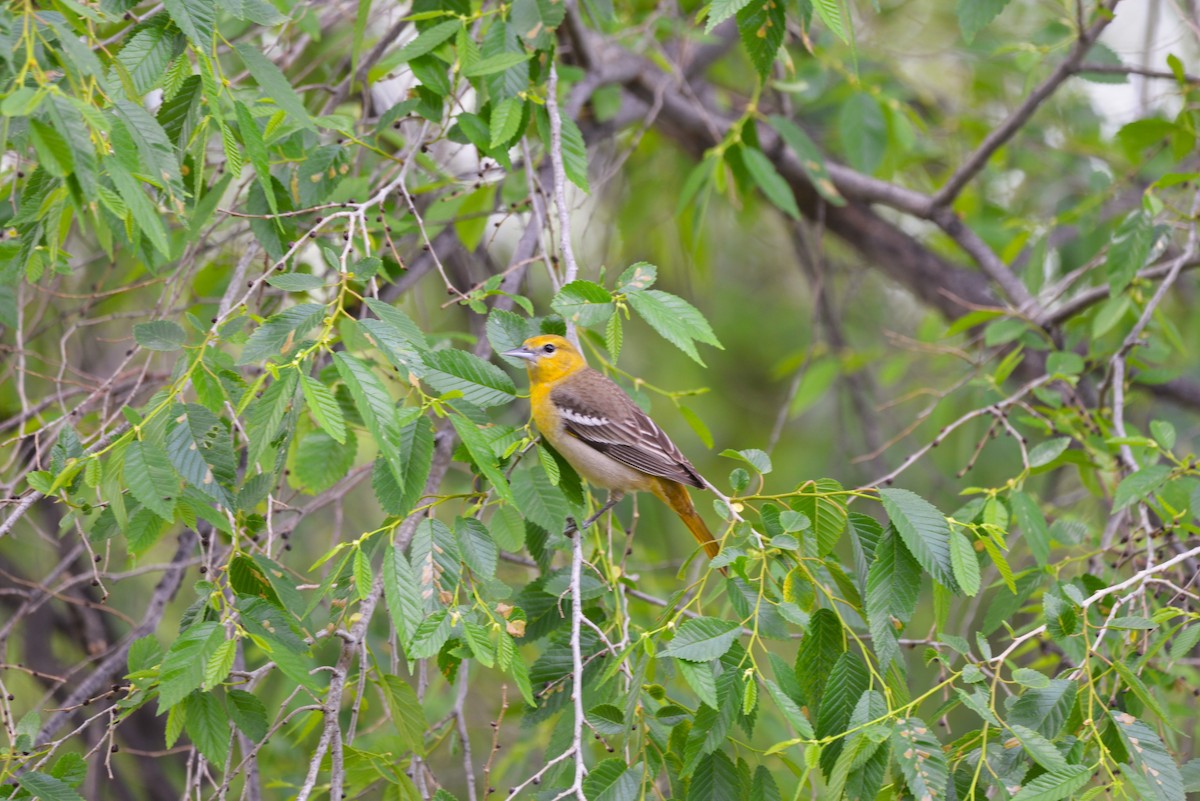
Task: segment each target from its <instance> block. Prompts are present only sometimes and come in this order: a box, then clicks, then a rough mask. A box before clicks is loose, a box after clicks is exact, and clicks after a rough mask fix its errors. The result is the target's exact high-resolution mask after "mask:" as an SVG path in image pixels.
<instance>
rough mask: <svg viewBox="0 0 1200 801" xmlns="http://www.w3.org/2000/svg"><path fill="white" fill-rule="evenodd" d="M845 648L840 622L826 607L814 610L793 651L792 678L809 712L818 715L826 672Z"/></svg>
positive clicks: (827, 673)
mask: <svg viewBox="0 0 1200 801" xmlns="http://www.w3.org/2000/svg"><path fill="white" fill-rule="evenodd" d="M845 650H846V646H845V643H844V641H843V635H842V624H841V622H839V621H838V618H837V615H835V614H834V613H833V612H832V611H830V610H829V609H818V610H817V611H816V612H815V613H813V616H812V619H811V620H810V621H809V624H808V632H807V633H806V634H805V635H804V639H802V640H801V641H800V647H799V648H798V649H797V650H796V680H797V681H798V682H799V684H800V689H801V691H802V692H803V693H804V699H803V700H804V703H805V705H806V706H807V707H808V709H809V713H810V714H819V712H820V708H821V696H822V694H823V693H824V692H825V683H826V682H827V681H828V680H829V674H830V671H832V670H833V666H834V664H836V663H837V661H838V659H839V658H840V657H841V655H842V653H843V652H844V651H845Z"/></svg>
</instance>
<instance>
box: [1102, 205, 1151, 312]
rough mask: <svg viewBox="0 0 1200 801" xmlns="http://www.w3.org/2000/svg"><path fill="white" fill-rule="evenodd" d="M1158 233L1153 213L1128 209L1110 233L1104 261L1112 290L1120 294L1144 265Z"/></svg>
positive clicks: (1113, 293)
mask: <svg viewBox="0 0 1200 801" xmlns="http://www.w3.org/2000/svg"><path fill="white" fill-rule="evenodd" d="M1158 237H1159V229H1158V228H1157V226H1156V225H1155V223H1154V217H1153V216H1151V215H1150V214H1149V213H1148V212H1146V211H1144V210H1141V209H1139V210H1137V211H1133V212H1130V214H1129V215H1128V216H1127V217H1126V218H1125V219H1124V220H1122V222H1121V224H1120V225H1119V226H1117V230H1116V231H1115V232H1114V233H1113V239H1112V245H1111V246H1110V247H1109V249H1108V254H1107V257H1106V259H1105V262H1104V269H1105V273H1106V274H1107V276H1108V285H1109V289H1110V290H1111V294H1112V295H1113V296H1116V295H1118V294H1120V293H1121V292H1122V291H1123V290H1124V289H1125V287H1127V286H1128V285H1129V282H1130V281H1132V280H1133V277H1134V275H1136V274H1137V271H1138V270H1140V269H1142V267H1144V266H1145V264H1146V262H1147V261H1148V260H1149V258H1150V254H1151V252H1152V251H1153V250H1154V243H1155V241H1156V240H1157V239H1158Z"/></svg>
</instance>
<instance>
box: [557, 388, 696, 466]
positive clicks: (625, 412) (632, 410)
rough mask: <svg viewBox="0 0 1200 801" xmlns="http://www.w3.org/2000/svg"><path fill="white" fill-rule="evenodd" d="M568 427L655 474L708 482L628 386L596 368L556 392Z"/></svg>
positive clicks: (594, 444) (593, 444)
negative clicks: (624, 386)
mask: <svg viewBox="0 0 1200 801" xmlns="http://www.w3.org/2000/svg"><path fill="white" fill-rule="evenodd" d="M550 400H551V402H553V403H554V405H555V406H556V407H558V410H559V412H560V414H561V415H562V420H563V426H564V428H566V430H567V432H568V433H569V434H571V435H572V436H574V437H575V438H577V439H579V440H581V441H582V442H584V443H586V444H588V445H590V446H591V447H593V448H595V449H596V450H598V451H600V452H601V453H603V454H605V455H607V456H610V457H612V458H613V459H616V460H617V461H618V462H621V463H623V464H627V465H629V466H630V467H632V468H634V469H635V470H640V471H642V472H643V473H648V474H650V475H652V476H660V477H662V478H669V479H671V480H672V481H678V482H680V483H681V484H687V485H690V486H693V487H701V488H703V487H704V486H705V483H704V479H702V478H701V477H700V474H699V473H697V472H696V468H694V467H692V464H691V462H689V461H688V460H687V457H686V456H684V455H683V454H682V453H681V452H680V451H679V448H677V447H676V446H675V443H674V442H671V438H670V437H668V436H667V435H666V432H664V431H663V430H662V429H661V428H659V427H658V424H657V423H655V422H654V421H653V420H651V419H650V418H649V416H647V414H646V413H645V412H643V411H642V410H641V409H640V408H638V405H637V404H636V403H634V402H633V399H632V398H630V397H629V396H628V395H626V394H625V391H624V390H623V389H621V388H620V387H619V386H617V384H616V383H614V382H613V381H612V380H610V379H609V378H607V377H605V376H604V375H602V374H601V373H598V372H596V371H595V370H591V369H588V370H582V371H580V372H578V373H576V374H574V375H573V376H571V377H570V378H568V379H566V380H564V381H563V382H562V383H561V384H559V386H557V387H555V388H554V390H553V391H552V392H551V393H550Z"/></svg>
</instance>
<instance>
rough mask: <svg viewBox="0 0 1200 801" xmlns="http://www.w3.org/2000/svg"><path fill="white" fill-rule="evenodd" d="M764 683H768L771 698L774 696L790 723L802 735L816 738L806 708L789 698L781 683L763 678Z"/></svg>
mask: <svg viewBox="0 0 1200 801" xmlns="http://www.w3.org/2000/svg"><path fill="white" fill-rule="evenodd" d="M763 683H764V684H765V685H767V692H768V693H770V695H771V698H773V699H774V701H775V704H776V705H777V706H778V707H779V709H780V711H782V712H783V715H784V717H786V718H787V719H788V723H791V724H792V728H794V729H795V730H796V732H797V733H798V734H799V735H800V736H801V737H804V738H806V739H809V740H812V739H815V738H816V736H817V734H816V732H815V731H814V730H813V727H812V724H811V723H810V722H809V720H808V718H807V717H805V715H804V710H802V709H801V708H800V706H799V705H798V704H797V703H796V702H795V701H793V700H792V699H791V698H789V697H788V695H787V693H785V692H784V691H783V690H782V689H780V687H779V685H778V684H776V683H775V682H774V681H772V680H771V679H763Z"/></svg>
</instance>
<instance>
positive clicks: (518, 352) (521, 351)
mask: <svg viewBox="0 0 1200 801" xmlns="http://www.w3.org/2000/svg"><path fill="white" fill-rule="evenodd" d="M500 355H501V356H512V357H513V358H514V359H526V360H528V361H533V360H534V359H536V358H537V354H536V353H534V352H533V351H531V350H530V349H529V348H525V347H521V348H514V349H513V350H506V351H504V352H503V353H501V354H500Z"/></svg>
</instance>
